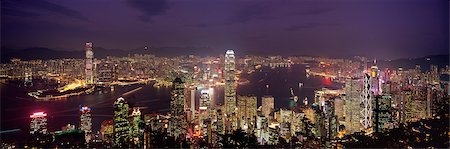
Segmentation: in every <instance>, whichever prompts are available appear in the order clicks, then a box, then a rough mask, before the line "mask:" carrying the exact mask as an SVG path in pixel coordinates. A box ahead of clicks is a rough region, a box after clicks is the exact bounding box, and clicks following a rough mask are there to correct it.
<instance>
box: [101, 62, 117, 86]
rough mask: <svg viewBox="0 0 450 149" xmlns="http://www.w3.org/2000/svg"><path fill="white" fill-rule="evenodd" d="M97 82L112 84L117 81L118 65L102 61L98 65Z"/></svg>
mask: <svg viewBox="0 0 450 149" xmlns="http://www.w3.org/2000/svg"><path fill="white" fill-rule="evenodd" d="M97 72H98V73H97V74H98V75H97V81H96V82H97V83H98V84H110V83H112V82H114V81H117V74H116V66H115V65H114V64H111V63H101V64H99V65H97Z"/></svg>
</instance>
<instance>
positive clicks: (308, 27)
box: [285, 23, 337, 31]
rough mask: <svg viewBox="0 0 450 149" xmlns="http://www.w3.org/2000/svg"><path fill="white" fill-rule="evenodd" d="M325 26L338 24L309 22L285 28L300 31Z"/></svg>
mask: <svg viewBox="0 0 450 149" xmlns="http://www.w3.org/2000/svg"><path fill="white" fill-rule="evenodd" d="M323 26H337V24H333V23H309V24H301V25H294V26H290V27H288V28H286V29H285V31H298V30H301V29H310V28H317V27H323Z"/></svg>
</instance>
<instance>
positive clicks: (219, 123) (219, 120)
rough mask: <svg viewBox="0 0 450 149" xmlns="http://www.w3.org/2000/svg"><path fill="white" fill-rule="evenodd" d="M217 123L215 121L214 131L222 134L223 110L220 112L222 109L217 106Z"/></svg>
mask: <svg viewBox="0 0 450 149" xmlns="http://www.w3.org/2000/svg"><path fill="white" fill-rule="evenodd" d="M216 113H217V123H216V125H217V126H216V127H217V128H216V132H217V134H221V135H223V134H224V132H225V131H224V126H223V125H224V122H223V112H222V110H221V109H220V108H219V109H217V112H216Z"/></svg>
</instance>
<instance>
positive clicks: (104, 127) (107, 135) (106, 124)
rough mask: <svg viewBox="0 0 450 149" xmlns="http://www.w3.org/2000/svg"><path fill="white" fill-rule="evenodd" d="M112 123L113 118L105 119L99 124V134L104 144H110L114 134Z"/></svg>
mask: <svg viewBox="0 0 450 149" xmlns="http://www.w3.org/2000/svg"><path fill="white" fill-rule="evenodd" d="M113 132H114V123H113V120H105V121H103V122H102V124H101V126H100V134H101V137H102V140H103V142H105V144H111V143H112V140H113V135H114V133H113Z"/></svg>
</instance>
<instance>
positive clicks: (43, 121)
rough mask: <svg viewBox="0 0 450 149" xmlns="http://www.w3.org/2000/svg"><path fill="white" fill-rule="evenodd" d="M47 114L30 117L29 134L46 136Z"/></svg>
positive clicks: (34, 114) (42, 113) (39, 113)
mask: <svg viewBox="0 0 450 149" xmlns="http://www.w3.org/2000/svg"><path fill="white" fill-rule="evenodd" d="M46 116H47V113H44V112H36V113H33V115H30V118H31V123H30V134H32V135H38V134H47V118H46Z"/></svg>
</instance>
